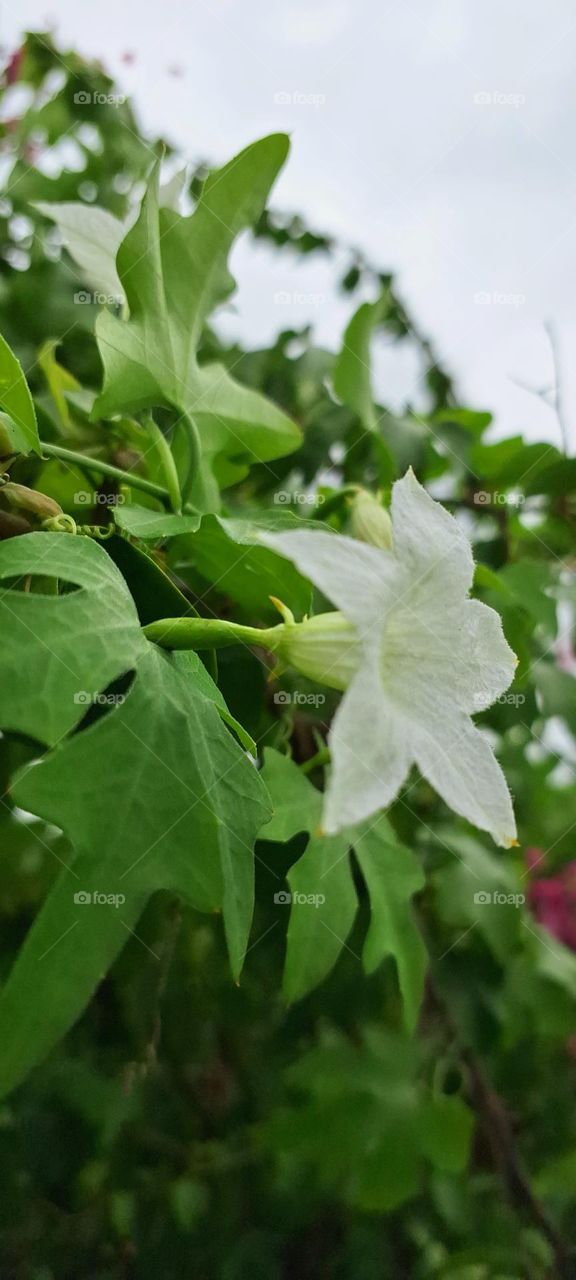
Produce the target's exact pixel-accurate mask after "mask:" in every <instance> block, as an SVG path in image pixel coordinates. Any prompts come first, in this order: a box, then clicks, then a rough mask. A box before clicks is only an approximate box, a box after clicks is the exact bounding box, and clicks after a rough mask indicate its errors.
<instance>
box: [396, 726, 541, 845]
mask: <svg viewBox="0 0 576 1280" xmlns="http://www.w3.org/2000/svg"><path fill="white" fill-rule="evenodd" d="M413 748H414V756H415V759H416V764H417V765H418V768H419V769H420V772H421V773H422V774H423V775H424V777H425V778H427V780H428V782H430V783H431V785H432V786H433V787H434V790H435V791H437V792H438V794H439V795H440V796H442V799H443V800H445V802H446V804H447V805H449V806H450V808H451V809H453V810H454V812H455V813H459V814H461V816H462V817H463V818H467V819H468V821H469V822H472V823H473V824H474V826H476V827H480V829H481V830H482V831H489V832H490V835H491V836H492V837H493V839H494V840H495V841H496V844H500V845H504V846H505V847H506V848H509V847H510V845H511V844H514V841H515V839H516V823H515V820H514V812H513V809H512V800H511V798H510V792H509V790H508V787H507V785H506V779H505V777H504V774H503V772H502V770H501V768H500V765H499V764H498V761H497V760H496V757H495V756H494V753H493V751H492V748H491V746H490V744H489V742H488V739H487V738H486V737H485V736H484V734H483V733H481V732H480V730H479V729H477V728H476V726H475V725H474V724H473V723H472V721H471V720H470V719H469V717H468V716H466V715H463V714H456V715H454V716H453V718H451V719H450V720H444V721H440V722H438V723H437V724H436V725H435V726H434V728H433V729H430V730H426V729H424V727H423V726H420V727H419V729H418V730H415V731H414V736H413Z"/></svg>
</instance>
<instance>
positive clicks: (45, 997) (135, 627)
mask: <svg viewBox="0 0 576 1280" xmlns="http://www.w3.org/2000/svg"><path fill="white" fill-rule="evenodd" d="M30 573H32V574H38V573H41V574H42V575H43V576H58V577H59V578H61V579H65V580H66V581H67V582H69V583H74V584H76V585H77V586H78V587H79V588H80V589H79V590H77V591H72V592H67V593H65V594H63V595H60V596H45V595H44V596H41V595H34V594H29V593H24V592H21V591H17V590H14V589H13V588H9V589H8V590H5V591H4V592H3V594H2V596H1V597H0V615H1V616H2V635H3V639H4V644H3V649H2V653H1V655H0V682H1V686H2V690H3V693H2V709H1V714H0V723H1V724H2V726H3V727H4V726H6V727H10V728H11V729H14V730H15V731H17V732H22V733H26V734H29V735H31V736H33V737H35V738H36V739H37V740H38V741H40V742H43V743H47V744H48V745H49V746H52V748H53V749H52V750H51V751H49V752H48V753H47V754H46V755H45V756H44V757H43V758H42V759H41V760H40V761H39V762H38V763H35V764H33V765H31V766H28V767H27V768H26V769H25V770H24V771H23V772H22V773H21V774H20V775H19V776H18V777H17V779H16V781H15V782H14V784H13V786H12V793H13V795H14V798H15V800H16V802H17V804H19V805H22V806H23V807H24V808H26V809H28V810H30V811H31V812H36V813H38V815H39V816H41V817H44V818H45V819H46V820H47V821H49V822H51V823H54V824H55V825H57V826H59V827H61V828H62V829H63V830H64V831H65V832H66V834H67V836H68V837H69V839H70V841H71V844H72V846H73V849H74V856H73V858H72V860H71V862H70V864H69V866H68V867H66V868H63V870H62V871H61V873H60V875H59V876H58V878H57V880H56V882H55V884H54V887H53V888H52V890H51V891H50V893H49V895H48V897H47V898H46V901H45V903H44V905H43V907H42V908H41V910H40V912H39V913H38V916H37V917H36V920H35V922H34V924H33V925H32V928H31V929H30V931H29V933H28V936H27V938H26V940H25V943H24V945H23V947H22V950H21V952H20V954H19V956H18V958H17V960H16V962H15V964H14V967H13V969H12V971H11V973H10V975H9V977H8V980H7V982H6V985H5V987H4V990H3V991H2V994H1V996H0V1035H1V1037H2V1042H3V1046H4V1049H3V1061H2V1065H1V1068H0V1093H1V1092H6V1091H7V1090H9V1089H11V1088H12V1087H14V1086H15V1085H16V1084H17V1083H18V1082H19V1081H20V1080H21V1079H22V1078H23V1076H24V1075H25V1074H26V1073H27V1071H29V1070H30V1069H31V1067H33V1066H34V1065H35V1064H36V1063H37V1062H38V1061H39V1060H40V1059H42V1058H43V1057H44V1056H45V1054H46V1053H48V1051H49V1050H50V1049H51V1047H52V1046H53V1045H54V1043H55V1042H56V1041H57V1040H58V1039H59V1037H60V1036H62V1035H63V1034H64V1032H65V1031H66V1030H67V1028H68V1027H69V1026H70V1025H71V1023H72V1022H73V1021H74V1020H75V1019H76V1018H77V1017H78V1015H79V1014H80V1013H81V1012H82V1009H83V1008H84V1006H85V1005H86V1003H87V1001H88V1000H89V999H90V997H91V995H92V993H93V991H94V989H95V987H96V986H97V984H98V982H99V981H100V979H101V977H102V975H103V974H104V973H105V972H106V970H107V968H108V967H109V965H110V964H111V963H112V961H113V960H114V958H115V956H116V955H117V954H118V952H119V951H120V949H121V947H122V945H123V943H124V942H125V941H126V939H127V937H128V936H129V934H130V933H133V932H134V930H135V927H136V925H137V921H138V918H139V916H140V914H141V912H142V910H143V908H144V906H145V905H146V902H147V900H148V899H149V897H150V896H151V895H152V894H153V893H155V892H156V891H157V890H159V889H164V890H169V891H172V892H175V893H177V894H179V895H180V896H181V897H182V898H183V899H184V901H185V902H187V903H189V904H190V905H192V906H194V907H195V908H196V909H198V910H201V911H213V910H218V909H222V911H223V916H224V926H225V931H226V937H227V942H228V950H229V954H230V962H231V967H232V970H233V973H234V974H235V975H238V973H239V971H240V968H241V965H242V959H243V955H244V952H245V949H246V940H247V936H248V931H249V928H250V922H251V916H252V893H253V886H252V880H253V862H252V846H253V842H254V840H255V838H256V834H257V832H258V830H259V828H260V827H261V825H262V823H263V822H265V821H266V819H267V817H268V816H269V812H270V810H269V805H268V799H267V795H266V790H265V787H264V785H263V783H262V781H261V779H260V777H259V776H258V774H257V772H256V770H255V769H254V767H253V765H252V764H251V763H250V761H249V760H248V759H247V758H246V756H245V754H244V752H243V751H242V750H241V748H240V747H239V746H238V744H237V743H236V742H235V741H234V739H233V738H232V737H231V735H230V733H228V731H227V729H226V728H225V727H224V725H223V723H222V720H221V716H220V713H219V710H218V707H217V706H216V704H215V700H214V699H215V697H217V696H218V695H217V693H216V692H215V690H214V687H213V686H212V683H211V681H210V677H209V676H208V674H207V672H205V671H204V669H202V672H201V673H200V667H201V663H200V662H199V660H198V659H197V657H194V661H193V662H192V663H190V662H189V661H188V658H189V656H190V655H176V657H175V659H174V657H172V658H168V659H167V655H166V654H165V653H163V652H161V651H160V650H158V649H156V647H155V646H153V645H150V644H149V643H147V642H146V641H145V639H144V637H143V636H142V633H141V631H140V628H139V624H138V619H137V615H136V611H135V608H134V605H133V603H132V601H131V599H130V596H129V594H128V591H127V589H126V586H125V584H124V583H123V579H122V577H121V575H120V573H119V572H118V570H117V569H116V567H115V565H114V564H113V563H112V561H110V559H109V557H108V556H107V555H106V552H105V551H104V549H103V548H102V547H101V546H99V545H98V544H96V543H94V542H92V541H89V540H88V539H79V538H78V539H77V538H74V537H72V536H69V535H64V534H43V533H36V534H29V535H27V536H25V537H22V538H14V539H11V540H10V541H9V542H7V543H4V544H3V545H2V546H1V547H0V576H1V577H3V578H6V577H8V578H9V579H14V578H15V577H17V576H18V575H23V574H30ZM16 651H18V653H19V659H20V678H19V681H18V683H17V684H16V683H15V681H14V678H13V670H14V666H13V663H14V654H15V652H16ZM129 670H130V671H132V672H134V677H133V680H132V684H131V686H130V688H129V689H128V692H127V694H126V695H125V696H124V695H116V702H115V704H114V705H113V708H112V709H111V710H108V713H107V714H105V715H102V716H101V717H100V718H98V719H96V721H95V722H94V723H91V724H87V726H86V727H84V726H80V729H79V731H76V732H74V733H72V734H69V732H68V731H69V730H70V728H71V727H72V726H73V725H75V724H77V722H78V721H79V720H80V718H81V717H82V716H83V715H84V713H85V712H86V705H87V701H92V698H93V695H92V691H94V693H95V694H96V695H98V694H99V695H100V697H101V698H102V697H104V698H106V697H109V696H112V695H106V694H102V693H101V691H102V689H103V687H105V686H106V684H110V682H112V681H114V680H116V679H118V677H119V676H120V675H123V674H125V673H126V672H127V671H129ZM22 672H25V678H23V676H22ZM79 693H80V694H82V698H81V699H79V698H78V694H79ZM59 739H61V740H59ZM78 895H80V896H78ZM98 895H100V897H98Z"/></svg>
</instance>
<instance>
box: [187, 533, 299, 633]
mask: <svg viewBox="0 0 576 1280" xmlns="http://www.w3.org/2000/svg"><path fill="white" fill-rule="evenodd" d="M311 525H312V522H311V521H307V522H304V521H301V520H298V518H297V517H296V516H294V515H292V513H291V512H285V511H283V512H280V511H279V512H277V513H271V512H265V513H262V514H261V515H255V516H254V517H253V518H251V519H245V520H238V519H234V518H233V519H228V518H227V517H224V516H216V515H205V516H204V517H203V519H202V524H201V527H200V529H199V530H198V532H197V533H195V534H194V537H193V538H186V539H184V538H183V539H182V541H181V542H180V543H179V544H178V546H177V548H176V551H175V561H174V563H175V567H176V569H177V572H178V573H179V574H180V576H182V577H184V578H185V577H186V574H187V570H188V569H189V568H192V569H194V570H195V571H197V572H198V573H199V574H200V575H201V577H202V578H205V579H206V581H207V582H210V583H213V584H214V585H217V587H218V590H219V591H220V592H222V594H223V595H227V596H230V599H231V600H234V601H235V602H236V603H237V604H238V605H240V606H241V607H242V609H244V610H246V612H247V613H248V614H249V613H251V612H259V613H260V614H261V615H262V616H263V617H264V619H266V618H270V619H274V620H275V621H278V614H277V612H276V609H275V608H274V605H273V604H271V603H270V596H277V597H279V598H280V599H281V600H282V601H283V603H284V604H287V605H288V607H289V608H290V609H292V611H293V612H294V614H295V615H296V616H297V617H301V616H302V615H303V614H305V613H308V612H309V610H310V606H311V602H312V589H311V587H310V583H309V582H308V581H307V579H306V578H304V577H302V574H300V573H299V572H298V570H297V569H295V568H294V565H293V564H291V563H290V561H289V560H286V559H284V558H283V557H282V556H279V555H277V554H276V552H275V551H271V550H270V549H269V547H263V546H262V545H261V543H260V535H261V533H262V532H263V531H266V532H268V531H269V532H273V533H276V532H278V531H279V530H282V529H299V528H306V527H310V526H311ZM312 527H316V526H312Z"/></svg>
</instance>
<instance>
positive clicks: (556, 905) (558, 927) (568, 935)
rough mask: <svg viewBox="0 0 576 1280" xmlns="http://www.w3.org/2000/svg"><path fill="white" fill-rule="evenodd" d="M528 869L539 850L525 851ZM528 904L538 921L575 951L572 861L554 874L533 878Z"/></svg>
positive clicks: (539, 856) (538, 857) (574, 868)
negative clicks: (537, 878)
mask: <svg viewBox="0 0 576 1280" xmlns="http://www.w3.org/2000/svg"><path fill="white" fill-rule="evenodd" d="M526 856H527V862H528V866H529V868H530V870H531V871H533V870H534V869H535V867H536V866H537V864H538V862H540V861H541V860H542V854H541V851H540V850H539V849H529V850H527V855H526ZM528 905H529V907H530V910H531V911H532V914H533V915H534V917H535V919H536V920H537V921H538V924H541V925H543V927H544V928H545V929H547V930H548V932H549V933H551V934H552V936H553V937H554V938H557V939H558V941H559V942H563V943H564V946H566V947H569V948H570V950H571V951H576V861H573V862H569V863H568V864H567V866H565V867H563V869H562V871H559V872H558V874H557V875H555V876H547V877H546V878H542V879H539V880H533V882H532V884H531V885H530V888H529V890H528Z"/></svg>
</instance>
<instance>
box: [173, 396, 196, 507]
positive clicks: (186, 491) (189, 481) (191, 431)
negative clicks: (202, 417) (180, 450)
mask: <svg viewBox="0 0 576 1280" xmlns="http://www.w3.org/2000/svg"><path fill="white" fill-rule="evenodd" d="M179 423H181V424H182V426H183V427H184V428H185V430H186V438H187V441H188V470H187V472H186V475H185V477H184V480H183V482H182V502H187V501H188V498H189V497H190V492H191V489H192V485H193V484H194V481H195V480H196V479H197V478H198V476H199V474H200V466H201V462H202V442H201V440H200V433H199V431H198V427H197V425H196V422H195V421H194V418H192V417H190V415H189V414H187V413H181V414H180V417H179V419H178V422H177V424H176V425H177V426H178V424H179Z"/></svg>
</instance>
